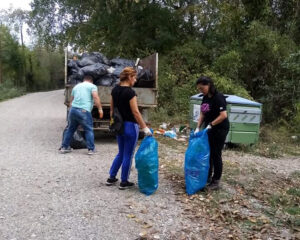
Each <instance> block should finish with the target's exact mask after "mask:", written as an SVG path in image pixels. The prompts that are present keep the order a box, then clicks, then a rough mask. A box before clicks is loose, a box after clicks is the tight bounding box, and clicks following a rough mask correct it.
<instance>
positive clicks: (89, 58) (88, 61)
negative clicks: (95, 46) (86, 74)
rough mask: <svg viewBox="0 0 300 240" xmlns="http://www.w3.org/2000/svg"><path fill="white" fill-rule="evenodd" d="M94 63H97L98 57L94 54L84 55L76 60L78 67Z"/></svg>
mask: <svg viewBox="0 0 300 240" xmlns="http://www.w3.org/2000/svg"><path fill="white" fill-rule="evenodd" d="M95 63H98V58H97V57H96V56H91V55H89V56H86V57H84V58H82V59H81V60H79V61H78V65H79V66H80V67H86V66H89V65H94V64H95Z"/></svg>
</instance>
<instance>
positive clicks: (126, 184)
mask: <svg viewBox="0 0 300 240" xmlns="http://www.w3.org/2000/svg"><path fill="white" fill-rule="evenodd" d="M133 186H134V183H133V182H128V181H126V182H121V183H120V186H119V189H120V190H125V189H127V188H130V187H133Z"/></svg>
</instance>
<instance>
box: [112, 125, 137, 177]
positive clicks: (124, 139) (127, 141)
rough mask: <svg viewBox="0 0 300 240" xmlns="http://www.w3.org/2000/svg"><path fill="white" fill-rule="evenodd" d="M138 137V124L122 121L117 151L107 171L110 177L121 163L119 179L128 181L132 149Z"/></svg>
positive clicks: (113, 175) (115, 173)
mask: <svg viewBox="0 0 300 240" xmlns="http://www.w3.org/2000/svg"><path fill="white" fill-rule="evenodd" d="M138 137H139V125H138V124H137V123H134V122H124V133H123V134H121V135H118V136H117V140H118V146H119V153H118V154H117V156H116V157H115V159H114V161H113V163H112V166H111V168H110V171H109V175H110V177H111V178H113V177H115V176H116V175H117V173H118V171H119V168H120V167H121V165H122V173H121V181H122V182H126V181H128V178H129V174H130V168H131V164H132V158H133V154H134V149H135V147H136V143H137V140H138Z"/></svg>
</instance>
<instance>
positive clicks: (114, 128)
mask: <svg viewBox="0 0 300 240" xmlns="http://www.w3.org/2000/svg"><path fill="white" fill-rule="evenodd" d="M121 93H122V92H121ZM121 93H120V94H119V97H120V95H121ZM119 97H118V98H119ZM118 100H119V99H118ZM117 105H118V104H117V102H115V101H114V111H113V117H112V119H111V120H110V123H109V130H110V131H111V132H113V133H116V134H123V132H124V124H123V117H122V115H121V113H120V111H119V109H118V107H117Z"/></svg>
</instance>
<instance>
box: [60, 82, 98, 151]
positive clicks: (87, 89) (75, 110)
mask: <svg viewBox="0 0 300 240" xmlns="http://www.w3.org/2000/svg"><path fill="white" fill-rule="evenodd" d="M94 103H95V105H96V106H97V108H98V111H99V115H100V118H103V110H102V106H101V102H100V98H99V95H98V90H97V86H96V85H94V84H93V78H92V77H91V76H85V77H84V79H83V82H82V83H79V84H77V85H76V86H75V87H74V88H73V90H72V93H71V109H70V112H69V116H68V128H67V130H66V133H65V135H64V138H63V142H62V146H61V149H60V152H61V153H68V152H71V148H70V142H71V138H72V137H73V134H74V132H75V131H76V130H77V127H78V125H81V126H82V127H83V129H84V133H85V140H86V145H87V148H88V154H89V155H92V154H94V153H95V145H94V132H93V117H92V114H91V111H92V109H93V106H94Z"/></svg>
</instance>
